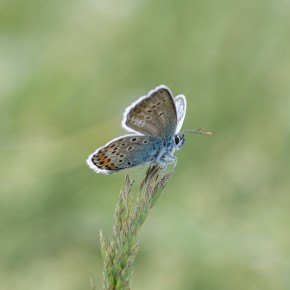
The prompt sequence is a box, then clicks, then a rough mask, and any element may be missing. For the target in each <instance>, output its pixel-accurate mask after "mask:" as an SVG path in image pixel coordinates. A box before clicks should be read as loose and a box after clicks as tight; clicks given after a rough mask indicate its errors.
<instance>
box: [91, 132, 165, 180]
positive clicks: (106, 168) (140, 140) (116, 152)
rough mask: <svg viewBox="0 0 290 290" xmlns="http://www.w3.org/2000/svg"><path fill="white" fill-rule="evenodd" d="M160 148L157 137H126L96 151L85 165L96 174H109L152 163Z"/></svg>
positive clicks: (160, 144) (160, 143) (159, 141)
mask: <svg viewBox="0 0 290 290" xmlns="http://www.w3.org/2000/svg"><path fill="white" fill-rule="evenodd" d="M161 146H162V141H161V139H160V138H159V137H155V136H143V135H126V136H122V137H119V138H116V139H114V140H112V141H110V142H109V143H107V144H106V145H105V146H103V147H101V148H99V149H97V150H96V151H95V152H94V153H92V154H91V155H90V156H89V157H88V159H87V164H88V165H89V167H90V168H91V169H93V170H94V171H95V172H97V173H105V174H111V173H115V172H118V171H120V170H122V169H126V168H130V167H134V166H137V165H140V164H145V163H150V162H154V160H156V157H157V155H158V153H159V151H160V148H161Z"/></svg>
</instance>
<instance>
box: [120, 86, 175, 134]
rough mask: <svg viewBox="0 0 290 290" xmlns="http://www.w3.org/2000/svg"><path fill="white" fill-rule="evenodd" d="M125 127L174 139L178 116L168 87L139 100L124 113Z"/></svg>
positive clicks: (158, 89)
mask: <svg viewBox="0 0 290 290" xmlns="http://www.w3.org/2000/svg"><path fill="white" fill-rule="evenodd" d="M122 125H123V127H124V128H125V129H126V130H128V131H133V132H138V133H142V134H144V135H151V136H159V137H160V138H162V139H166V138H168V137H172V136H173V135H174V133H175V131H176V126H177V115H176V109H175V104H174V100H173V97H172V94H171V92H170V90H169V88H167V87H166V86H159V87H157V88H156V89H154V90H152V91H150V92H149V94H148V95H147V96H143V97H141V98H139V99H138V100H137V101H136V102H135V103H133V104H132V105H131V106H130V107H128V108H127V109H126V111H125V113H124V118H123V122H122Z"/></svg>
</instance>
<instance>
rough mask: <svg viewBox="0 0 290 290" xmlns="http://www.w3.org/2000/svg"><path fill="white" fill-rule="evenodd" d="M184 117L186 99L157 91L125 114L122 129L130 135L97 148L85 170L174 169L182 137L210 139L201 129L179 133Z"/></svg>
mask: <svg viewBox="0 0 290 290" xmlns="http://www.w3.org/2000/svg"><path fill="white" fill-rule="evenodd" d="M185 114H186V98H185V96H183V95H178V96H176V97H175V98H174V97H173V95H172V93H171V91H170V89H169V88H168V87H166V86H165V85H160V86H158V87H156V88H155V89H153V90H151V91H150V92H149V93H148V94H147V95H145V96H142V97H140V98H139V99H138V100H137V101H136V102H134V103H133V104H132V105H130V106H129V107H128V108H127V109H126V110H125V112H124V115H123V121H122V127H123V128H124V129H126V130H127V131H129V132H131V133H132V134H129V135H124V136H121V137H118V138H115V139H113V140H111V141H109V142H108V143H107V144H106V145H104V146H102V147H100V148H98V149H97V150H96V151H95V152H94V153H92V154H91V155H90V156H89V157H88V159H87V164H88V166H89V167H90V168H91V169H93V170H94V171H95V172H97V173H104V174H111V173H115V172H119V171H120V170H123V169H127V168H132V167H135V166H138V165H144V164H159V165H160V166H161V167H162V168H165V167H166V166H167V165H168V164H174V167H175V165H176V163H177V158H176V157H175V156H174V155H173V153H174V151H176V150H179V149H181V148H182V146H183V145H184V142H185V138H184V134H185V133H195V134H203V135H211V132H207V131H205V130H203V129H197V130H183V131H180V130H181V127H182V124H183V121H184V118H185Z"/></svg>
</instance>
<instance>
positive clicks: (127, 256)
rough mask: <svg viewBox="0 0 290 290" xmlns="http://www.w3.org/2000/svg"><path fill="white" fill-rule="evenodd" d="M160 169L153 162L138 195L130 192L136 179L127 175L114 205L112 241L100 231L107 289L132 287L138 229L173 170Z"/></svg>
mask: <svg viewBox="0 0 290 290" xmlns="http://www.w3.org/2000/svg"><path fill="white" fill-rule="evenodd" d="M161 171H162V170H161V169H160V167H159V166H157V165H155V166H150V167H149V168H148V170H147V172H146V174H145V178H144V180H143V181H142V182H141V185H140V190H139V191H138V193H137V195H133V194H131V190H132V187H133V183H132V182H131V180H130V178H129V176H128V175H126V178H125V182H124V184H123V186H122V189H121V191H120V195H119V201H118V203H117V205H116V209H115V214H114V225H113V233H112V237H111V238H110V241H109V242H106V241H105V238H104V236H103V234H102V231H101V233H100V239H101V250H102V255H103V259H104V271H103V278H104V283H103V289H104V290H118V289H122V290H127V289H130V284H131V276H132V270H133V265H134V261H135V258H136V255H137V251H138V238H137V236H138V232H139V230H140V228H141V226H142V225H143V223H144V222H145V220H146V217H147V216H148V213H149V211H150V209H151V208H152V207H153V206H154V205H155V204H156V202H157V200H158V198H159V197H160V194H161V192H162V190H163V188H164V187H165V186H166V184H167V182H168V180H169V178H170V176H171V174H172V171H171V172H169V173H166V174H160V173H161ZM161 175H162V177H160V176H161ZM93 289H95V288H93Z"/></svg>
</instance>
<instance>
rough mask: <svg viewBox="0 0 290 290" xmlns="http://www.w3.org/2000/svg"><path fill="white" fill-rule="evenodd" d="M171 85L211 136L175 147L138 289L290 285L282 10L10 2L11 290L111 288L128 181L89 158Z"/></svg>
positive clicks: (1, 101) (4, 227)
mask: <svg viewBox="0 0 290 290" xmlns="http://www.w3.org/2000/svg"><path fill="white" fill-rule="evenodd" d="M163 83H164V84H166V85H167V86H169V87H170V88H171V90H172V92H173V93H174V94H175V95H177V94H180V93H183V94H184V95H185V96H186V97H187V102H188V110H187V115H186V119H185V122H184V126H183V128H184V129H190V128H200V127H203V128H206V129H208V130H211V131H212V132H213V133H214V135H213V136H212V137H205V136H194V135H188V136H187V142H186V146H185V147H184V148H183V149H182V150H181V151H179V152H177V154H176V155H177V157H178V158H179V161H178V165H177V167H176V170H175V173H174V176H173V177H172V179H171V180H170V183H169V185H168V186H167V187H166V188H165V190H164V192H163V193H162V196H161V199H160V200H159V201H158V203H157V205H156V206H155V208H154V209H153V211H152V212H151V213H150V215H149V217H148V219H147V221H146V223H145V224H144V226H143V228H142V230H141V234H140V251H139V254H138V256H137V260H136V265H135V268H134V276H133V281H132V289H138V290H145V289H152V290H157V289H158V290H159V289H168V290H171V289H172V290H173V289H188V290H189V289H190V290H191V289H194V290H197V289H198V290H219V289H220V290H232V289H235V290H240V289H241V290H242V289H247V290H259V289H263V290H268V289H273V290H274V289H275V290H282V289H283V290H284V289H290V227H289V223H290V195H289V193H290V190H289V189H290V176H289V171H290V158H289V148H290V120H289V113H290V1H287V0H276V1H270V0H257V1H250V0H245V1H226V0H220V1H213V0H212V1H210V0H204V1H201V0H194V1H190V0H188V1H185V0H183V1H171V0H169V1H168V0H167V1H165V0H157V1H153V0H151V1H142V0H139V1H133V0H124V1H117V0H115V1H112V0H106V1H105V0H103V1H101V0H84V1H77V0H73V1H68V0H62V1H56V0H52V1H37V0H28V1H20V0H18V1H10V0H2V1H1V2H0V106H1V107H0V118H1V119H0V128H1V129H0V130H1V136H0V138H1V139H0V146H1V148H0V149H1V159H0V173H1V177H0V178H1V181H0V183H1V184H0V191H1V195H0V227H1V233H0V235H1V237H0V257H1V258H0V288H1V289H3V290H4V289H14V290H18V289H30V290H34V289H54V290H58V289H59V290H66V289H70V290H78V289H89V288H90V282H89V279H90V278H92V279H93V280H94V281H96V283H97V286H98V289H100V288H101V285H102V274H101V273H102V259H101V255H100V245H99V230H100V229H103V231H104V233H105V235H106V237H109V236H110V233H111V229H112V222H113V211H114V207H115V204H116V202H117V199H118V193H119V190H120V187H121V185H122V183H123V180H124V175H125V173H124V172H122V173H119V174H115V175H110V176H105V175H97V174H95V173H94V172H93V171H91V170H89V168H88V167H87V166H86V164H85V159H86V158H87V155H88V154H90V153H91V152H93V151H94V150H95V149H96V148H97V147H99V146H101V145H104V144H105V143H106V142H107V141H109V140H110V139H111V138H114V137H117V136H119V135H122V134H124V133H125V132H124V130H123V129H122V128H121V125H120V122H121V119H122V113H123V111H124V109H125V108H126V107H127V106H128V105H130V104H131V102H133V101H135V100H136V99H137V98H138V97H139V96H141V95H144V94H146V93H147V92H148V91H149V90H151V89H153V88H154V87H156V86H157V85H159V84H163ZM136 172H138V170H137V171H136V170H131V171H130V174H132V175H133V176H134V175H135V174H136Z"/></svg>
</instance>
